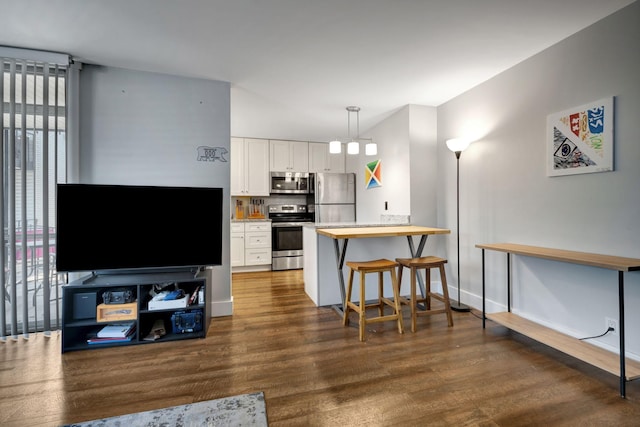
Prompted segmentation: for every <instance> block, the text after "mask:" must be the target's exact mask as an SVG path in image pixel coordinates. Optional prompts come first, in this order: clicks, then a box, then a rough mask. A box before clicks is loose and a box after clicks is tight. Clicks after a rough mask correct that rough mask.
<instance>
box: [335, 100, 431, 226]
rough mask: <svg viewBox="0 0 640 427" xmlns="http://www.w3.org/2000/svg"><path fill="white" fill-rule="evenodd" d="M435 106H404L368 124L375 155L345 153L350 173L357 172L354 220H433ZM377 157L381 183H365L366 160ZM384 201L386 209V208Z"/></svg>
mask: <svg viewBox="0 0 640 427" xmlns="http://www.w3.org/2000/svg"><path fill="white" fill-rule="evenodd" d="M436 135H437V134H436V109H435V108H433V107H424V106H418V105H407V106H405V107H403V108H402V109H400V110H399V111H398V112H396V113H395V114H393V115H392V116H391V117H389V118H388V119H386V120H384V121H382V122H380V123H379V124H378V125H376V126H375V127H374V128H372V129H370V130H369V131H368V132H367V133H366V134H363V137H371V138H373V141H374V142H375V143H376V144H377V145H378V154H377V155H376V156H366V155H365V154H364V144H361V145H362V147H360V154H359V155H357V156H353V155H347V161H346V167H347V171H348V172H355V173H356V177H357V178H356V183H357V190H356V198H357V206H358V211H357V217H358V222H362V223H379V222H380V217H381V215H410V216H411V222H412V223H414V224H420V225H428V224H433V223H435V221H436V208H435V206H436V185H435V183H436V176H437V175H436V171H437V155H436V154H437V145H436V142H437V139H436ZM374 160H380V161H381V168H382V186H381V187H377V188H371V189H367V188H366V183H365V167H366V165H367V163H369V162H371V161H374ZM385 201H386V202H388V203H387V208H388V209H387V210H385Z"/></svg>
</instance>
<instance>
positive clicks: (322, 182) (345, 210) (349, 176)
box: [311, 173, 356, 223]
mask: <svg viewBox="0 0 640 427" xmlns="http://www.w3.org/2000/svg"><path fill="white" fill-rule="evenodd" d="M312 182H313V186H312V188H311V190H312V191H313V193H312V194H311V195H312V197H313V200H314V202H313V206H314V209H315V217H316V222H317V223H329V222H355V220H356V174H354V173H316V174H314V177H313V181H312Z"/></svg>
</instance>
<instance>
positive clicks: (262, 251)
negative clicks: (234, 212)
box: [231, 221, 271, 267]
mask: <svg viewBox="0 0 640 427" xmlns="http://www.w3.org/2000/svg"><path fill="white" fill-rule="evenodd" d="M269 264H271V222H269V221H250V222H235V223H231V266H232V267H246V266H254V265H269Z"/></svg>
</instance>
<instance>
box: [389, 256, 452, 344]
mask: <svg viewBox="0 0 640 427" xmlns="http://www.w3.org/2000/svg"><path fill="white" fill-rule="evenodd" d="M396 262H397V263H398V265H399V269H398V283H402V271H403V270H404V268H405V267H406V268H409V269H410V271H411V294H410V299H407V298H404V297H400V303H401V304H406V305H409V306H410V307H411V332H415V331H416V328H417V317H418V316H425V315H432V314H446V315H447V323H448V325H449V326H453V315H452V312H451V304H450V302H449V289H448V286H447V277H446V274H445V271H444V265H445V264H446V263H447V260H446V259H444V258H440V257H437V256H425V257H420V258H396ZM432 268H437V269H438V270H439V271H440V280H441V281H442V295H440V294H437V293H434V292H431V269H432ZM423 269H424V270H425V287H426V289H425V295H424V296H423V297H418V293H417V289H416V278H417V275H418V274H419V270H423ZM431 298H434V299H436V300H438V301H441V302H443V303H444V308H441V309H437V310H435V309H431ZM419 303H424V305H425V310H420V311H418V304H419Z"/></svg>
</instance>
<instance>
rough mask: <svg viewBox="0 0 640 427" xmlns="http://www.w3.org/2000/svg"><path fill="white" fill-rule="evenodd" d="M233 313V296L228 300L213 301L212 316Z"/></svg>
mask: <svg viewBox="0 0 640 427" xmlns="http://www.w3.org/2000/svg"><path fill="white" fill-rule="evenodd" d="M231 315H233V296H232V297H231V299H229V300H227V301H211V317H224V316H231Z"/></svg>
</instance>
